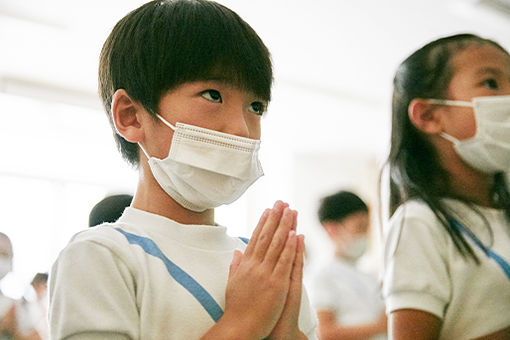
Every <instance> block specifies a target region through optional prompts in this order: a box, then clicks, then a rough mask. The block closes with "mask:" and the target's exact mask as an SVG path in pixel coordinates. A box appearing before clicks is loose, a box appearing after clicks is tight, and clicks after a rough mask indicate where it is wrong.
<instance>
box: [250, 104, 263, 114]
mask: <svg viewBox="0 0 510 340" xmlns="http://www.w3.org/2000/svg"><path fill="white" fill-rule="evenodd" d="M265 110H266V106H265V105H264V104H263V103H261V102H253V103H251V104H250V111H251V112H253V113H255V114H256V115H259V116H262V114H263V113H264V111H265Z"/></svg>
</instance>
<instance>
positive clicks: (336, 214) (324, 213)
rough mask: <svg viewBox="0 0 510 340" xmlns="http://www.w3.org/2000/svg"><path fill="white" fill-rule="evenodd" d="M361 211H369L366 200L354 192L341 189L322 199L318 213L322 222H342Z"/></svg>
mask: <svg viewBox="0 0 510 340" xmlns="http://www.w3.org/2000/svg"><path fill="white" fill-rule="evenodd" d="M359 212H366V213H368V207H367V205H366V204H365V202H363V200H362V199H361V198H359V196H358V195H356V194H354V193H352V192H349V191H339V192H337V193H335V194H333V195H330V196H326V197H324V198H322V199H321V201H320V205H319V211H318V215H319V221H320V223H324V222H341V221H343V220H344V219H345V218H346V217H348V216H350V215H353V214H356V213H359Z"/></svg>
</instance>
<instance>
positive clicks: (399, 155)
mask: <svg viewBox="0 0 510 340" xmlns="http://www.w3.org/2000/svg"><path fill="white" fill-rule="evenodd" d="M487 53H492V54H493V55H494V54H498V55H501V56H503V58H507V57H508V52H507V51H506V50H505V49H503V48H502V47H501V46H500V45H498V44H497V43H496V42H494V41H492V40H488V39H484V38H481V37H478V36H476V35H472V34H458V35H453V36H449V37H445V38H441V39H438V40H435V41H433V42H431V43H428V44H426V45H425V46H423V47H422V48H420V49H418V50H417V51H415V52H414V53H413V54H411V55H410V56H409V57H408V58H407V59H406V60H405V61H404V62H403V63H402V64H401V65H400V66H399V68H398V70H397V72H396V75H395V78H394V88H393V101H392V112H393V114H392V136H391V150H390V156H389V159H388V161H389V165H390V176H391V179H390V180H391V182H390V185H391V188H390V192H391V197H390V212H391V213H393V211H395V209H396V207H398V205H400V204H401V203H403V202H405V201H406V200H408V199H410V198H413V197H420V198H423V199H427V201H428V200H429V198H430V197H444V196H449V195H450V194H451V187H450V185H449V180H448V178H449V173H448V171H447V170H446V169H445V168H444V167H443V166H442V165H441V161H440V157H441V156H443V157H444V155H440V154H439V152H440V148H438V143H442V144H441V145H446V146H447V147H450V148H453V146H452V144H451V142H445V141H444V139H441V138H439V137H438V136H441V134H444V133H448V134H450V135H453V134H455V135H456V136H455V137H456V138H457V139H459V140H463V139H468V138H471V137H473V136H474V134H475V133H476V122H475V119H474V115H473V109H472V108H469V107H464V108H458V107H455V108H453V109H452V108H451V107H446V106H441V105H437V106H435V107H434V106H427V107H426V108H425V109H424V110H428V111H424V112H425V114H428V113H432V112H433V110H443V111H444V112H447V113H448V114H449V115H444V116H443V118H444V119H443V120H442V121H441V123H442V124H440V125H441V126H439V125H435V127H434V128H435V129H437V131H435V130H433V129H432V128H429V130H427V128H428V127H424V126H425V125H424V126H418V125H417V124H416V122H414V121H412V119H411V118H410V115H411V112H412V111H413V104H415V102H416V101H417V100H422V99H423V101H422V102H421V103H422V104H423V103H426V100H427V99H428V98H434V99H450V100H457V101H459V100H460V101H467V102H469V101H471V99H472V98H474V97H480V96H494V95H504V94H510V93H509V92H508V90H506V91H504V90H502V89H495V88H493V86H494V84H493V79H491V78H493V76H489V75H487V74H488V73H490V72H491V71H488V70H486V71H485V72H488V73H487V74H485V75H484V74H480V75H476V74H474V73H475V70H476V67H477V66H480V65H477V63H481V62H484V60H483V59H485V58H484V57H481V56H482V55H484V54H487ZM461 55H462V58H461ZM508 60H510V58H508ZM485 61H486V60H485ZM505 67H506V66H505ZM480 68H482V67H481V66H480ZM482 71H483V70H480V72H482ZM477 72H478V71H477ZM477 79H478V80H477ZM505 82H508V80H505ZM501 85H502V86H503V84H501ZM505 86H506V85H505ZM413 100H414V101H415V102H413ZM454 114H457V115H458V116H454ZM431 126H432V125H431ZM446 129H449V130H448V131H446ZM433 138H435V139H433ZM433 141H436V142H434V143H433ZM454 155H455V154H454ZM455 156H456V155H455Z"/></svg>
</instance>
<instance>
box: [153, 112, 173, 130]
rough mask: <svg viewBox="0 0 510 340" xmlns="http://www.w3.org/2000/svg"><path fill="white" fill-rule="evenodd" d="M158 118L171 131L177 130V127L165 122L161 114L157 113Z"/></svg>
mask: <svg viewBox="0 0 510 340" xmlns="http://www.w3.org/2000/svg"><path fill="white" fill-rule="evenodd" d="M156 117H158V118H159V119H160V120H161V121H162V122H163V123H164V124H165V125H166V126H168V127H169V128H170V129H172V130H174V131H175V129H176V127H175V126H173V125H172V124H170V123H169V122H167V121H166V120H165V118H163V117H162V116H161V115H160V114H159V113H156Z"/></svg>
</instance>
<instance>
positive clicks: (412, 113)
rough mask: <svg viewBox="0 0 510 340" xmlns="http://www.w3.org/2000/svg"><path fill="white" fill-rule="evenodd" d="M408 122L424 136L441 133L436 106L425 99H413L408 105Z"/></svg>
mask: <svg viewBox="0 0 510 340" xmlns="http://www.w3.org/2000/svg"><path fill="white" fill-rule="evenodd" d="M408 112H409V120H410V121H411V123H412V124H413V125H414V126H415V127H416V128H417V129H418V130H420V131H423V132H425V133H426V134H437V133H440V132H441V131H442V128H441V121H440V114H439V112H438V111H437V105H434V104H431V103H429V102H428V101H427V100H426V99H421V98H415V99H413V100H412V101H411V103H409V108H408Z"/></svg>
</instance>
